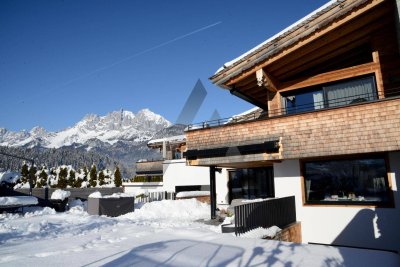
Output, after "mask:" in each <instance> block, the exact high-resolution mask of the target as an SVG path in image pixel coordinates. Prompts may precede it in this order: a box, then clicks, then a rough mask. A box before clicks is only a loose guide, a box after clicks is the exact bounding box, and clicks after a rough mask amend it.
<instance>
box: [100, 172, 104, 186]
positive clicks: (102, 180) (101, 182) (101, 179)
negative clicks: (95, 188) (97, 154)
mask: <svg viewBox="0 0 400 267" xmlns="http://www.w3.org/2000/svg"><path fill="white" fill-rule="evenodd" d="M104 184H105V176H104V172H103V171H101V172H99V185H104Z"/></svg>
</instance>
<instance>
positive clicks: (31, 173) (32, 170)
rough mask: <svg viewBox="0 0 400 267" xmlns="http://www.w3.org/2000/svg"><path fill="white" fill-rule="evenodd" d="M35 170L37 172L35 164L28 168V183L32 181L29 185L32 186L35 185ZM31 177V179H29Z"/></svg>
mask: <svg viewBox="0 0 400 267" xmlns="http://www.w3.org/2000/svg"><path fill="white" fill-rule="evenodd" d="M36 172H37V168H36V167H35V166H31V167H30V168H29V175H28V179H29V183H31V182H32V184H31V187H32V188H34V187H35V185H36V179H37V177H36ZM31 179H32V180H31Z"/></svg>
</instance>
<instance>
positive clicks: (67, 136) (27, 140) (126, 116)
mask: <svg viewBox="0 0 400 267" xmlns="http://www.w3.org/2000/svg"><path fill="white" fill-rule="evenodd" d="M169 126H171V123H170V122H169V121H168V120H166V119H165V118H163V117H162V116H161V115H158V114H155V113H153V112H152V111H150V110H148V109H143V110H140V111H139V112H137V113H136V114H135V113H133V112H131V111H123V110H121V111H114V112H111V113H108V114H107V115H105V116H99V115H96V114H89V115H86V116H85V117H84V118H83V119H82V120H81V121H79V122H78V123H76V124H75V126H73V127H70V128H67V129H65V130H62V131H58V132H47V131H46V130H45V129H43V128H41V127H34V128H33V129H32V130H31V131H29V132H26V131H20V132H12V131H8V130H7V129H4V128H0V146H11V147H20V146H24V147H34V146H41V147H46V148H59V147H63V146H70V145H72V144H87V143H89V142H91V143H93V140H99V141H101V142H104V143H108V144H111V145H112V144H114V143H116V142H118V141H131V142H143V141H148V140H150V139H151V138H152V137H153V136H154V135H155V134H156V133H157V132H159V131H161V130H163V129H165V128H166V127H169Z"/></svg>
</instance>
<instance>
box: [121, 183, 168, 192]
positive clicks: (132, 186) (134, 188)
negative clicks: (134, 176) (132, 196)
mask: <svg viewBox="0 0 400 267" xmlns="http://www.w3.org/2000/svg"><path fill="white" fill-rule="evenodd" d="M122 186H123V187H124V192H125V193H137V194H141V193H143V192H159V191H165V190H163V183H122Z"/></svg>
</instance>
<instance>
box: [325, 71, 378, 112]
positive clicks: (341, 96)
mask: <svg viewBox="0 0 400 267" xmlns="http://www.w3.org/2000/svg"><path fill="white" fill-rule="evenodd" d="M324 90H325V92H326V96H327V102H328V106H329V107H337V106H343V105H348V104H353V103H358V102H364V101H370V100H374V99H376V90H375V83H374V79H373V78H372V77H368V78H363V79H359V80H353V81H348V82H344V83H339V84H335V85H330V86H325V87H324Z"/></svg>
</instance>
